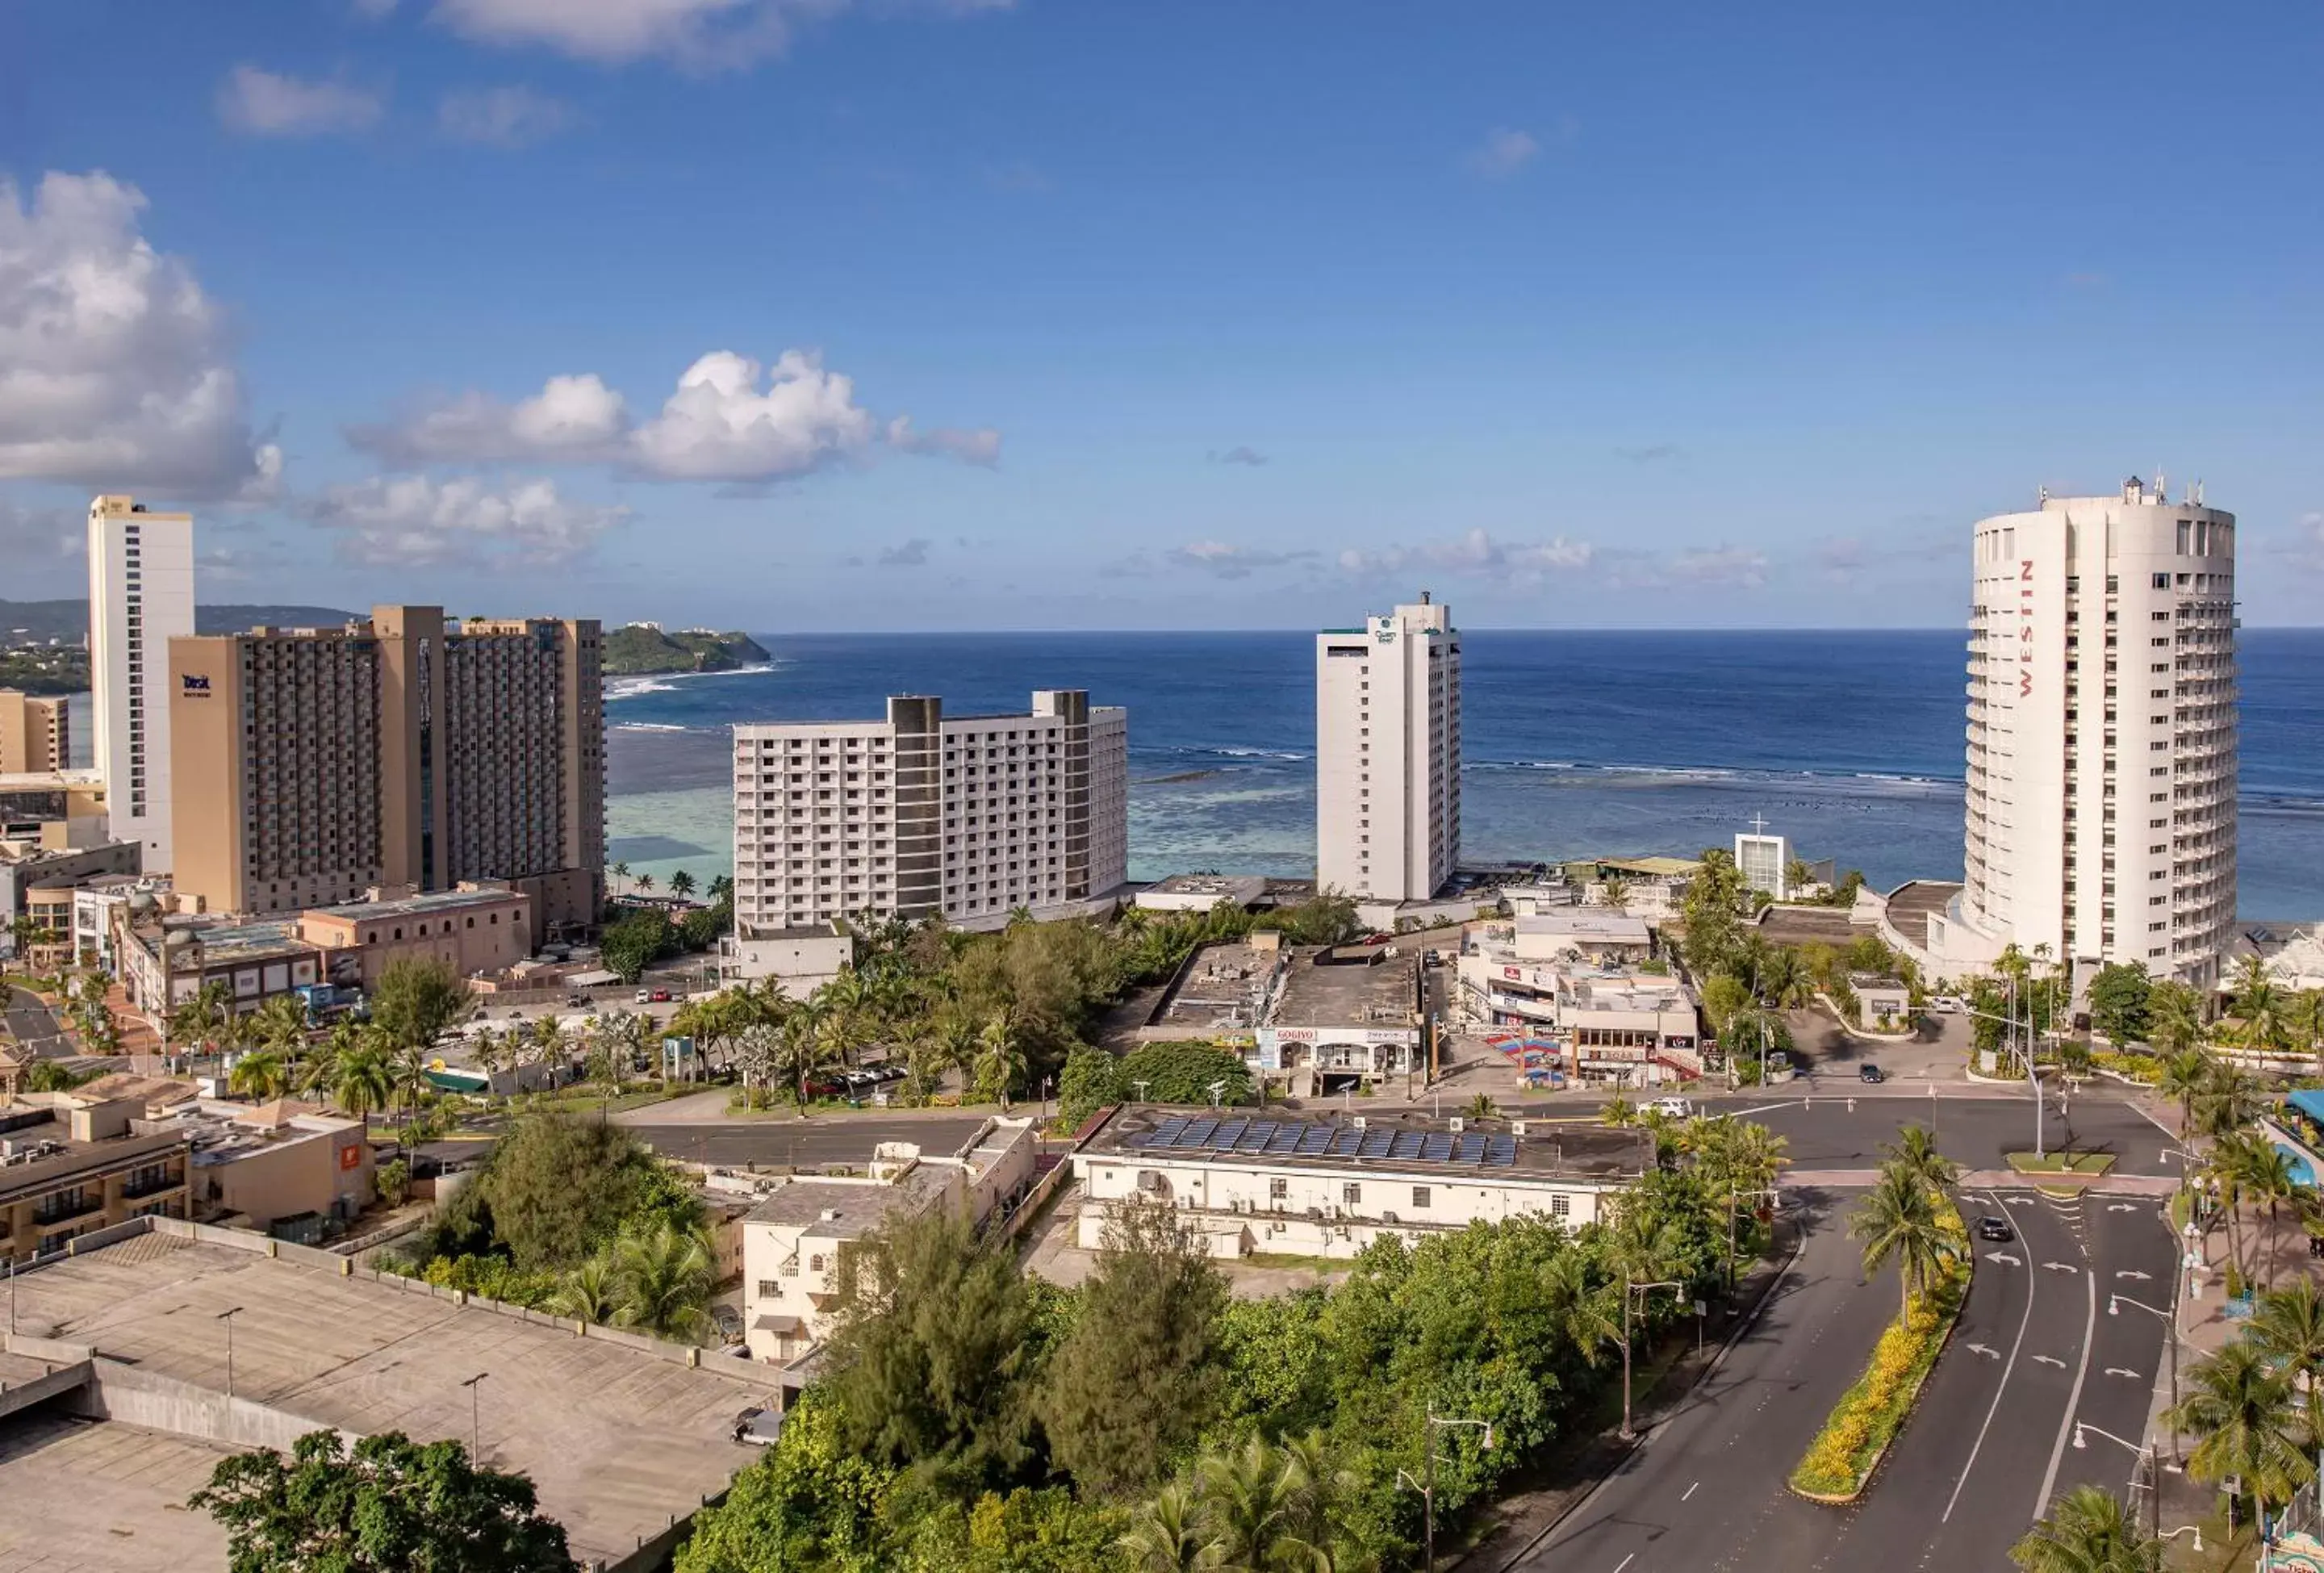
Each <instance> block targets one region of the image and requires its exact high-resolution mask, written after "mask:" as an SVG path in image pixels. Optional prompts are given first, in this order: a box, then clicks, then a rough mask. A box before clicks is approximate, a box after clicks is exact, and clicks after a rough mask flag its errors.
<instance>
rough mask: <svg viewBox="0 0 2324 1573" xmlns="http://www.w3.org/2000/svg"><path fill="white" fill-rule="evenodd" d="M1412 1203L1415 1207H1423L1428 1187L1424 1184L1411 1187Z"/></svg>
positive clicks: (1425, 1204)
mask: <svg viewBox="0 0 2324 1573" xmlns="http://www.w3.org/2000/svg"><path fill="white" fill-rule="evenodd" d="M1412 1205H1413V1206H1414V1207H1416V1208H1425V1207H1426V1206H1427V1205H1428V1188H1427V1187H1426V1186H1425V1185H1416V1186H1414V1187H1413V1188H1412Z"/></svg>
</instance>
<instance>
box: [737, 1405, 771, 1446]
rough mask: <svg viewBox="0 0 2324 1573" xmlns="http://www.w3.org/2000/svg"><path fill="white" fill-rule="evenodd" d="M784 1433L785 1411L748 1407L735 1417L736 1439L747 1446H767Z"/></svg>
mask: <svg viewBox="0 0 2324 1573" xmlns="http://www.w3.org/2000/svg"><path fill="white" fill-rule="evenodd" d="M782 1434H783V1411H780V1410H779V1409H746V1410H744V1411H742V1413H741V1414H738V1415H736V1416H735V1417H734V1439H735V1440H736V1441H738V1442H740V1443H742V1445H743V1446H744V1447H746V1448H767V1447H771V1446H773V1445H774V1443H775V1441H776V1439H779V1437H781V1435H782Z"/></svg>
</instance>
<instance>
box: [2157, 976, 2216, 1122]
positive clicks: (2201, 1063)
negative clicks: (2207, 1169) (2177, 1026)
mask: <svg viewBox="0 0 2324 1573" xmlns="http://www.w3.org/2000/svg"><path fill="white" fill-rule="evenodd" d="M2150 1009H2151V1007H2150ZM2210 1079H2211V1057H2210V1056H2209V1055H2208V1054H2206V1053H2204V1052H2203V1051H2202V1050H2200V1049H2196V1048H2181V1049H2176V1050H2169V1051H2167V1052H2165V1053H2164V1054H2163V1066H2162V1074H2161V1075H2160V1076H2159V1077H2157V1078H2155V1083H2154V1090H2155V1091H2156V1092H2159V1093H2161V1094H2162V1095H2163V1096H2164V1097H2170V1098H2177V1099H2178V1100H2179V1134H2180V1136H2181V1139H2184V1138H2186V1137H2189V1136H2191V1135H2193V1134H2194V1131H2195V1099H2196V1098H2197V1097H2198V1096H2200V1095H2201V1094H2202V1091H2203V1089H2204V1087H2207V1086H2209V1083H2210Z"/></svg>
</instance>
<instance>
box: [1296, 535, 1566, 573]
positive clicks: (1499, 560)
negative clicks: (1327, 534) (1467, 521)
mask: <svg viewBox="0 0 2324 1573" xmlns="http://www.w3.org/2000/svg"><path fill="white" fill-rule="evenodd" d="M1596 554H1597V549H1596V548H1595V547H1593V546H1591V544H1590V542H1588V541H1568V540H1567V539H1566V538H1565V537H1564V536H1563V535H1555V536H1552V537H1551V538H1550V539H1549V540H1547V541H1496V540H1494V539H1493V538H1492V536H1491V535H1490V534H1489V533H1488V532H1486V531H1483V530H1481V529H1479V530H1471V531H1468V532H1466V533H1464V534H1461V535H1457V536H1455V537H1453V538H1452V540H1450V541H1424V542H1423V543H1421V544H1420V545H1418V546H1409V547H1407V546H1388V547H1383V548H1380V549H1379V550H1377V551H1343V552H1342V553H1340V567H1341V568H1342V569H1344V570H1345V571H1347V572H1349V573H1351V574H1360V575H1363V576H1366V577H1372V576H1378V575H1387V574H1397V573H1402V572H1405V571H1406V570H1407V569H1434V570H1436V571H1439V572H1444V573H1458V574H1475V575H1479V576H1480V577H1485V578H1496V579H1501V580H1504V581H1506V582H1508V583H1511V584H1516V585H1520V586H1526V587H1531V586H1534V585H1538V584H1540V583H1541V582H1542V581H1543V580H1544V579H1545V578H1548V577H1549V576H1550V575H1552V574H1555V573H1572V572H1574V571H1577V570H1579V569H1586V568H1588V567H1589V566H1590V563H1591V559H1592V558H1593V557H1594V556H1596Z"/></svg>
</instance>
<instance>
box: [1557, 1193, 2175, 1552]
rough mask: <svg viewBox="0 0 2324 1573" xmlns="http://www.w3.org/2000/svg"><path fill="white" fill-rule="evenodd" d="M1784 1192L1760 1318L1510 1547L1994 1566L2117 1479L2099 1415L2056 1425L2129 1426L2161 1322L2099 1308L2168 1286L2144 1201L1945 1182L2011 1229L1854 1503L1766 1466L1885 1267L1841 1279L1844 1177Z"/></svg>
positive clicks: (1874, 1316)
mask: <svg viewBox="0 0 2324 1573" xmlns="http://www.w3.org/2000/svg"><path fill="white" fill-rule="evenodd" d="M1802 1199H1803V1201H1805V1202H1807V1203H1809V1204H1811V1207H1810V1208H1803V1211H1812V1217H1813V1222H1812V1227H1811V1230H1810V1233H1809V1235H1808V1238H1807V1244H1806V1246H1805V1248H1804V1249H1803V1253H1802V1254H1801V1257H1800V1260H1799V1262H1798V1263H1797V1265H1796V1266H1795V1267H1794V1269H1793V1272H1792V1273H1791V1274H1790V1275H1788V1276H1787V1277H1786V1279H1785V1280H1784V1283H1783V1285H1782V1286H1781V1287H1780V1288H1779V1289H1778V1291H1777V1292H1776V1295H1775V1299H1774V1300H1771V1301H1770V1302H1769V1306H1768V1309H1767V1310H1766V1312H1765V1313H1764V1314H1763V1316H1762V1318H1761V1319H1760V1320H1759V1322H1758V1323H1757V1324H1756V1325H1755V1326H1754V1327H1753V1328H1752V1329H1751V1330H1750V1332H1749V1333H1748V1334H1747V1335H1746V1336H1745V1337H1743V1338H1742V1339H1741V1340H1740V1341H1739V1342H1738V1343H1737V1345H1736V1346H1735V1347H1734V1348H1733V1349H1732V1350H1730V1351H1729V1355H1728V1357H1727V1360H1726V1361H1725V1363H1724V1364H1723V1365H1721V1366H1720V1370H1719V1372H1718V1373H1717V1374H1715V1375H1714V1376H1713V1377H1712V1378H1711V1381H1710V1382H1709V1383H1706V1384H1705V1385H1704V1387H1703V1388H1702V1389H1701V1392H1700V1393H1699V1394H1698V1395H1697V1397H1696V1399H1695V1400H1694V1402H1691V1403H1690V1404H1689V1405H1688V1406H1687V1407H1686V1408H1684V1409H1683V1410H1682V1411H1680V1412H1679V1413H1678V1414H1676V1415H1674V1417H1672V1418H1671V1419H1670V1420H1667V1421H1665V1423H1664V1424H1663V1425H1662V1426H1660V1427H1658V1428H1657V1429H1656V1430H1655V1432H1654V1433H1653V1434H1652V1435H1651V1436H1650V1438H1649V1439H1648V1440H1647V1442H1646V1446H1644V1447H1643V1448H1640V1449H1639V1450H1638V1451H1637V1452H1636V1453H1634V1454H1633V1455H1632V1456H1631V1457H1630V1458H1629V1459H1628V1461H1627V1462H1626V1463H1625V1464H1624V1466H1623V1467H1622V1468H1621V1469H1620V1470H1619V1471H1618V1473H1617V1474H1616V1475H1615V1476H1612V1477H1611V1478H1610V1479H1609V1481H1608V1483H1607V1484H1606V1485H1603V1486H1601V1487H1600V1489H1599V1491H1598V1492H1597V1493H1596V1494H1593V1495H1592V1496H1591V1497H1590V1498H1589V1499H1588V1500H1587V1501H1586V1502H1585V1503H1584V1504H1582V1507H1581V1508H1580V1509H1578V1510H1577V1511H1576V1512H1575V1513H1573V1514H1572V1516H1571V1517H1569V1518H1568V1519H1567V1520H1566V1521H1565V1522H1563V1524H1561V1525H1560V1526H1559V1528H1558V1529H1557V1531H1554V1533H1553V1534H1552V1535H1551V1536H1550V1537H1549V1538H1548V1539H1547V1540H1546V1541H1544V1543H1543V1544H1542V1546H1541V1547H1540V1548H1538V1549H1537V1550H1535V1553H1534V1554H1533V1555H1532V1556H1531V1557H1529V1558H1528V1559H1526V1561H1525V1562H1523V1563H1521V1564H1520V1566H1522V1567H1526V1568H1538V1569H1545V1570H1546V1569H1549V1568H1556V1569H1558V1570H1559V1573H1567V1570H1574V1573H1593V1570H1594V1573H1654V1570H1655V1569H1661V1568H1718V1569H1732V1570H1737V1573H1743V1570H1756V1569H1767V1570H1769V1573H1775V1570H1779V1569H1780V1570H1785V1573H1788V1570H1790V1569H1794V1568H1800V1569H1807V1568H1829V1569H1840V1568H1878V1569H1881V1570H1882V1573H1908V1570H1909V1573H1949V1570H1950V1569H1954V1568H1964V1569H1993V1570H1995V1573H2001V1570H2004V1569H2007V1568H2010V1567H2011V1563H2010V1562H2009V1559H2008V1552H2009V1547H2010V1546H2011V1545H2012V1544H2014V1543H2015V1541H2016V1540H2017V1539H2018V1537H2019V1536H2020V1535H2022V1534H2024V1531H2025V1530H2026V1529H2027V1527H2028V1526H2030V1525H2031V1524H2032V1523H2033V1521H2034V1520H2035V1519H2036V1518H2037V1517H2039V1516H2040V1514H2041V1513H2042V1511H2043V1507H2044V1505H2045V1504H2046V1503H2047V1502H2048V1501H2050V1500H2052V1499H2053V1498H2054V1497H2055V1496H2056V1495H2058V1494H2061V1493H2062V1492H2064V1491H2065V1490H2067V1489H2068V1488H2070V1486H2072V1485H2078V1484H2080V1483H2083V1482H2089V1483H2092V1484H2097V1485H2104V1486H2106V1487H2107V1488H2108V1489H2110V1490H2114V1491H2116V1492H2120V1491H2122V1490H2123V1489H2124V1487H2125V1485H2126V1482H2127V1481H2128V1479H2129V1476H2130V1474H2131V1470H2132V1467H2133V1465H2134V1455H2133V1453H2132V1451H2131V1449H2130V1448H2126V1447H2124V1446H2121V1445H2119V1444H2118V1443H2116V1442H2114V1441H2111V1440H2108V1439H2106V1438H2105V1437H2104V1436H2102V1435H2099V1434H2098V1432H2097V1431H2091V1432H2089V1433H2088V1434H2087V1444H2088V1445H2087V1446H2086V1447H2085V1448H2080V1449H2077V1448H2074V1447H2073V1446H2072V1439H2073V1430H2074V1423H2075V1422H2076V1421H2077V1420H2079V1421H2081V1422H2083V1423H2084V1424H2086V1425H2088V1426H2090V1427H2095V1428H2099V1429H2100V1430H2104V1431H2110V1432H2112V1433H2114V1434H2115V1435H2116V1436H2117V1437H2121V1438H2125V1439H2129V1440H2130V1441H2132V1442H2143V1441H2144V1430H2145V1424H2146V1415H2147V1411H2148V1406H2149V1401H2150V1399H2151V1396H2152V1394H2153V1390H2154V1386H2155V1379H2156V1375H2157V1372H2158V1369H2159V1367H2158V1365H2157V1364H2156V1363H2157V1362H2158V1361H2159V1360H2161V1359H2162V1358H2163V1337H2164V1329H2163V1323H2162V1320H2161V1319H2159V1318H2157V1317H2154V1316H2151V1315H2148V1314H2146V1313H2144V1312H2143V1311H2140V1310H2137V1309H2135V1308H2133V1307H2130V1306H2125V1307H2123V1308H2122V1309H2121V1312H2120V1314H2118V1315H2116V1316H2109V1315H2108V1314H2107V1304H2108V1300H2109V1298H2110V1296H2111V1295H2113V1294H2115V1293H2116V1292H2120V1293H2125V1294H2135V1296H2136V1298H2137V1299H2139V1300H2144V1301H2146V1302H2147V1303H2149V1304H2152V1305H2155V1306H2158V1307H2161V1306H2167V1305H2168V1304H2169V1302H2170V1294H2171V1290H2170V1272H2171V1263H2172V1245H2171V1242H2170V1238H2169V1236H2168V1235H2167V1234H2166V1233H2165V1232H2164V1226H2163V1224H2162V1222H2161V1216H2160V1213H2159V1211H2158V1209H2157V1208H2156V1207H2155V1206H2154V1204H2153V1202H2151V1201H2149V1200H2145V1199H2132V1198H2112V1197H2107V1196H2103V1195H2099V1196H2091V1197H2088V1198H2083V1199H2081V1200H2080V1201H2079V1202H2053V1201H2051V1200H2048V1199H2046V1198H2042V1197H2040V1196H2038V1195H2037V1194H2035V1193H2033V1192H2032V1191H2010V1192H2005V1193H2001V1194H1999V1195H1993V1194H1990V1193H1979V1194H1973V1195H1971V1196H1969V1197H1968V1198H1964V1200H1965V1206H1966V1208H1967V1210H1969V1212H1970V1213H1971V1215H1972V1216H1974V1215H1976V1214H1978V1213H1987V1212H1990V1213H1997V1214H2001V1215H2003V1216H2006V1217H2009V1218H2010V1219H2011V1220H2012V1222H2013V1225H2014V1226H2015V1232H2016V1234H2017V1236H2018V1237H2017V1239H2015V1241H2013V1242H2011V1243H2009V1244H2008V1245H1985V1244H1981V1245H1979V1247H1978V1249H1979V1252H1980V1256H1979V1260H1978V1270H1977V1274H1976V1277H1975V1279H1974V1280H1973V1281H1972V1288H1971V1291H1970V1293H1969V1303H1968V1304H1967V1305H1966V1306H1965V1307H1964V1308H1963V1312H1962V1318H1961V1321H1960V1327H1959V1328H1957V1330H1956V1331H1955V1332H1954V1334H1953V1337H1952V1340H1951V1342H1950V1344H1949V1345H1948V1346H1947V1347H1946V1350H1945V1353H1944V1355H1943V1356H1942V1357H1941V1359H1940V1360H1939V1361H1938V1364H1937V1366H1936V1368H1935V1370H1934V1371H1932V1373H1931V1374H1930V1376H1929V1381H1928V1385H1927V1386H1926V1387H1925V1388H1924V1389H1923V1393H1922V1395H1921V1399H1920V1402H1919V1403H1918V1405H1917V1406H1916V1407H1915V1409H1914V1413H1913V1417H1912V1419H1911V1420H1910V1422H1909V1423H1908V1424H1907V1425H1906V1427H1905V1429H1904V1433H1903V1435H1902V1436H1901V1437H1900V1438H1899V1439H1898V1440H1897V1442H1896V1444H1895V1447H1894V1448H1893V1449H1892V1450H1891V1452H1890V1453H1889V1456H1888V1457H1887V1458H1886V1461H1885V1462H1884V1463H1883V1465H1882V1467H1881V1470H1880V1473H1879V1474H1878V1476H1876V1477H1875V1479H1874V1481H1873V1483H1872V1485H1871V1487H1870V1489H1869V1490H1868V1491H1867V1493H1866V1494H1865V1495H1864V1497H1863V1498H1862V1499H1861V1500H1860V1501H1859V1502H1858V1503H1857V1504H1855V1505H1853V1506H1851V1507H1847V1508H1828V1507H1822V1506H1819V1505H1817V1504H1812V1503H1809V1502H1806V1501H1803V1500H1802V1499H1800V1498H1797V1497H1794V1496H1792V1495H1791V1494H1789V1492H1788V1491H1787V1490H1786V1489H1785V1488H1784V1477H1785V1476H1787V1475H1788V1474H1789V1472H1790V1470H1791V1467H1792V1466H1793V1465H1794V1463H1796V1462H1797V1461H1798V1459H1799V1457H1800V1455H1801V1454H1802V1453H1803V1451H1805V1449H1806V1447H1807V1444H1808V1441H1809V1440H1810V1439H1811V1438H1812V1436H1813V1435H1814V1433H1815V1431H1816V1429H1817V1428H1818V1427H1819V1426H1820V1425H1821V1423H1822V1420H1823V1418H1824V1416H1825V1414H1826V1413H1828V1412H1829V1411H1830V1410H1831V1405H1832V1404H1833V1403H1834V1402H1837V1400H1838V1398H1839V1396H1840V1393H1841V1392H1843V1391H1844V1390H1845V1389H1846V1388H1847V1386H1848V1385H1849V1383H1851V1382H1853V1381H1854V1380H1855V1379H1856V1376H1857V1374H1858V1373H1859V1372H1860V1371H1861V1370H1862V1369H1863V1366H1864V1363H1865V1360H1866V1359H1867V1356H1869V1354H1870V1351H1871V1347H1872V1345H1873V1343H1874V1341H1875V1340H1876V1339H1877V1337H1878V1336H1879V1333H1880V1329H1881V1328H1882V1327H1883V1326H1884V1325H1885V1324H1886V1321H1887V1319H1889V1318H1891V1317H1893V1316H1894V1315H1895V1309H1896V1288H1895V1278H1894V1276H1893V1274H1890V1273H1883V1274H1881V1275H1880V1276H1879V1277H1878V1278H1877V1279H1875V1280H1873V1281H1872V1282H1869V1283H1860V1282H1858V1278H1857V1265H1858V1263H1857V1253H1856V1248H1855V1246H1854V1245H1852V1244H1851V1243H1850V1242H1849V1240H1848V1239H1847V1237H1846V1232H1847V1224H1846V1213H1847V1208H1848V1207H1849V1205H1851V1204H1852V1202H1853V1200H1854V1197H1853V1195H1852V1194H1850V1193H1846V1192H1834V1193H1830V1194H1817V1193H1812V1192H1804V1193H1803V1197H1802ZM2141 1274H2144V1276H2143V1277H2142V1276H2139V1275H2141Z"/></svg>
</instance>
